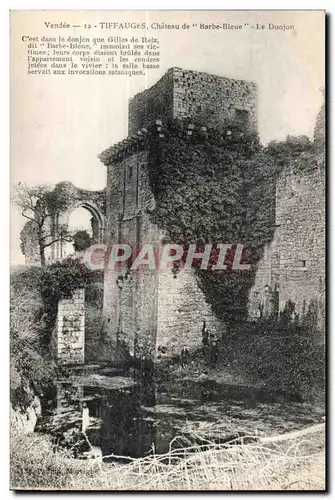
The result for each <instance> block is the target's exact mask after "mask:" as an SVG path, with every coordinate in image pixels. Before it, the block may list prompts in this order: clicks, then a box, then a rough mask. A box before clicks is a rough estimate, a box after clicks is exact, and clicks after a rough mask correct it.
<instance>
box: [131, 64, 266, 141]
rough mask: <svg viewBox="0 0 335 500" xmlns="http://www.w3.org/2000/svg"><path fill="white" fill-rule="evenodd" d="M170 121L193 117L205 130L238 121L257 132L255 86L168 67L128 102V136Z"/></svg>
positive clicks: (251, 83)
mask: <svg viewBox="0 0 335 500" xmlns="http://www.w3.org/2000/svg"><path fill="white" fill-rule="evenodd" d="M169 118H179V119H183V118H190V119H192V118H195V119H198V120H199V121H201V123H203V124H206V126H208V127H210V126H218V125H223V124H224V123H226V122H235V121H237V122H239V123H240V124H242V125H244V126H246V127H249V128H250V129H252V130H255V131H256V130H257V87H256V84H255V83H253V82H247V81H244V80H234V79H231V78H225V77H220V76H216V75H210V74H208V73H201V72H199V71H189V70H184V69H180V68H171V69H170V70H169V71H168V72H167V73H166V74H165V75H164V76H163V77H162V78H161V79H160V80H159V81H158V82H157V83H156V85H154V86H153V87H151V88H150V89H147V90H145V91H144V92H141V93H139V94H137V95H136V96H135V97H134V98H133V99H131V101H130V103H129V127H128V129H129V134H133V133H136V132H137V131H138V130H140V129H141V128H143V127H147V126H148V125H149V124H151V123H153V122H154V121H155V120H157V119H160V120H164V121H166V120H168V119H169Z"/></svg>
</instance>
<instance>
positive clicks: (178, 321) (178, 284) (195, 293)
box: [156, 269, 225, 354]
mask: <svg viewBox="0 0 335 500" xmlns="http://www.w3.org/2000/svg"><path fill="white" fill-rule="evenodd" d="M204 321H206V326H207V328H208V329H209V330H211V331H215V332H216V333H217V334H219V333H223V332H224V331H225V329H224V325H223V323H222V322H220V321H219V320H218V319H217V317H216V316H215V315H214V313H213V311H212V309H211V306H210V305H209V304H208V303H207V302H206V300H205V296H204V294H203V292H202V290H201V289H200V287H199V286H198V282H197V278H196V275H195V272H194V270H192V269H190V270H184V271H180V272H179V273H178V274H176V275H175V274H174V273H172V272H171V270H166V271H163V270H162V271H161V272H160V273H159V283H158V304H157V341H156V347H157V349H158V348H159V347H160V346H164V347H165V348H166V353H167V354H172V353H178V354H180V352H181V349H182V347H183V346H185V347H187V348H188V349H193V348H199V347H201V345H202V326H203V322H204Z"/></svg>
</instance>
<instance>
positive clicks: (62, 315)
mask: <svg viewBox="0 0 335 500" xmlns="http://www.w3.org/2000/svg"><path fill="white" fill-rule="evenodd" d="M56 331H57V359H58V362H59V364H62V365H79V364H84V362H85V290H84V289H80V288H77V289H75V290H74V291H73V292H72V296H71V297H70V298H68V299H61V300H60V301H59V303H58V313H57V320H56Z"/></svg>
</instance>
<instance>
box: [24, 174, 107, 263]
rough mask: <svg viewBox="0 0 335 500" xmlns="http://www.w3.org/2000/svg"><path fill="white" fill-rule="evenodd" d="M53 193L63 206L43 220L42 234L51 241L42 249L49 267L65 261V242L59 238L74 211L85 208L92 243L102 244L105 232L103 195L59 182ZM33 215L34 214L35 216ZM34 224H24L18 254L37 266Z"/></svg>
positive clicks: (68, 183) (99, 192) (36, 241)
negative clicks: (89, 218)
mask: <svg viewBox="0 0 335 500" xmlns="http://www.w3.org/2000/svg"><path fill="white" fill-rule="evenodd" d="M54 193H56V196H57V197H59V198H60V199H62V198H64V199H66V201H67V203H66V206H62V207H61V206H59V207H57V208H56V209H55V210H54V211H53V213H52V216H51V217H49V218H47V219H46V225H47V226H48V227H46V228H45V232H46V234H49V235H50V238H49V239H50V241H54V243H52V244H51V245H50V246H48V247H47V248H46V259H47V261H48V263H52V262H55V261H58V260H61V259H64V258H66V257H67V253H66V242H65V241H63V240H62V238H61V237H60V234H61V231H62V230H63V228H64V227H68V224H69V218H70V216H71V214H72V212H73V211H74V210H76V209H77V208H80V207H82V208H85V209H86V210H87V211H88V212H89V213H90V215H91V216H92V217H91V230H92V239H93V240H94V241H96V242H102V241H104V239H105V228H106V191H105V190H102V191H89V190H86V189H80V188H77V187H76V186H74V185H73V184H72V183H71V182H60V183H59V184H57V185H56V186H55V188H54ZM36 215H37V214H35V216H36ZM34 229H35V224H34V223H33V222H31V221H28V222H27V223H26V224H25V225H24V227H23V229H22V231H21V242H22V246H21V248H22V251H23V254H24V256H25V262H26V264H40V254H39V248H38V240H37V236H36V234H35V233H34Z"/></svg>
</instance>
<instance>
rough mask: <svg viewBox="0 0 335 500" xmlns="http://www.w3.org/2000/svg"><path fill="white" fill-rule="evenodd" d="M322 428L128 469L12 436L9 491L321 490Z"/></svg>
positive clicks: (41, 439)
mask: <svg viewBox="0 0 335 500" xmlns="http://www.w3.org/2000/svg"><path fill="white" fill-rule="evenodd" d="M324 441H325V426H324V425H319V426H315V428H312V429H311V430H310V432H309V433H308V434H307V435H300V434H299V435H297V436H295V437H294V438H293V439H284V440H282V439H279V440H278V441H277V442H268V443H267V442H264V443H262V442H256V443H253V444H246V445H241V444H234V443H232V444H231V446H228V447H227V446H226V447H223V446H222V445H221V446H219V445H208V446H206V447H203V448H200V447H198V448H194V449H190V448H188V449H182V450H174V451H173V452H170V453H169V454H167V455H161V456H159V455H152V456H149V457H146V458H141V459H136V460H133V461H131V462H130V463H129V464H127V465H119V464H104V463H102V462H101V459H91V460H88V461H79V460H75V459H71V458H69V457H67V456H66V455H65V454H64V453H61V452H57V453H55V454H53V453H52V447H51V443H50V441H48V439H47V438H46V437H45V436H42V435H38V434H34V435H26V436H21V435H17V434H15V433H14V434H13V436H12V443H11V444H12V446H11V450H12V453H11V465H12V468H11V487H12V489H49V490H54V489H63V490H83V489H85V490H277V491H278V490H323V489H324V488H325V465H324V464H325V452H324Z"/></svg>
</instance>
